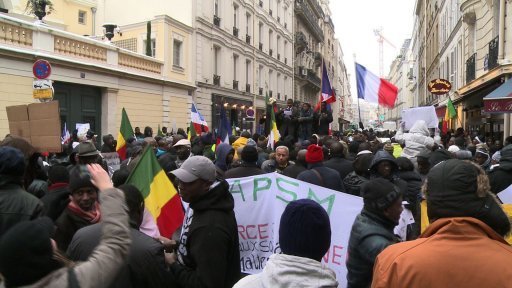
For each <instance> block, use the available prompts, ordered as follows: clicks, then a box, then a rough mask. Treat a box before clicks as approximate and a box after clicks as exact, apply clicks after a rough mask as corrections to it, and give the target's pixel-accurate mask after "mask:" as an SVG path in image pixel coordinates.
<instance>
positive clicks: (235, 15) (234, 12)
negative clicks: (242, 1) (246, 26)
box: [233, 4, 238, 28]
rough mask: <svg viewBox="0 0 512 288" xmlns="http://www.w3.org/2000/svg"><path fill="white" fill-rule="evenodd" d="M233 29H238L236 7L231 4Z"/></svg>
mask: <svg viewBox="0 0 512 288" xmlns="http://www.w3.org/2000/svg"><path fill="white" fill-rule="evenodd" d="M233 27H236V28H238V5H235V4H233Z"/></svg>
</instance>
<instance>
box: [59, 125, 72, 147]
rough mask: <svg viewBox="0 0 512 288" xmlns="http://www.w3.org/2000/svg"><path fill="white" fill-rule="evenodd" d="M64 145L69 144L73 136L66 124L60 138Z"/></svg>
mask: <svg viewBox="0 0 512 288" xmlns="http://www.w3.org/2000/svg"><path fill="white" fill-rule="evenodd" d="M60 140H61V143H62V144H68V143H69V141H70V140H71V134H69V130H68V125H67V123H66V122H64V128H63V129H62V136H61V137H60Z"/></svg>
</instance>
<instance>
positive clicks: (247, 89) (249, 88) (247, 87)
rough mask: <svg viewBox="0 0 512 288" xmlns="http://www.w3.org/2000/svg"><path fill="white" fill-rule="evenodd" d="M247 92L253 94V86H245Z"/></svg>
mask: <svg viewBox="0 0 512 288" xmlns="http://www.w3.org/2000/svg"><path fill="white" fill-rule="evenodd" d="M245 92H247V93H251V84H245Z"/></svg>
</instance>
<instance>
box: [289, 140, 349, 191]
mask: <svg viewBox="0 0 512 288" xmlns="http://www.w3.org/2000/svg"><path fill="white" fill-rule="evenodd" d="M323 160H324V154H323V151H322V147H320V146H318V145H316V144H311V145H309V147H308V149H307V152H306V163H308V170H306V171H304V172H301V173H300V174H299V175H298V176H297V180H300V181H305V182H308V183H311V184H315V185H318V186H322V187H325V188H328V189H332V190H336V191H340V192H344V191H345V187H344V186H343V182H341V178H340V175H339V174H338V172H337V171H336V170H334V169H331V168H328V167H325V166H324V164H323Z"/></svg>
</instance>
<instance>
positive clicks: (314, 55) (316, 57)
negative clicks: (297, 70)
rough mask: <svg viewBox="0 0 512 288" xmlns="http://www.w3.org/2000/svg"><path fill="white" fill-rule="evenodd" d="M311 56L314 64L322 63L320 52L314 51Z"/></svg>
mask: <svg viewBox="0 0 512 288" xmlns="http://www.w3.org/2000/svg"><path fill="white" fill-rule="evenodd" d="M313 58H314V59H315V65H316V66H320V65H322V53H320V52H314V53H313Z"/></svg>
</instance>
